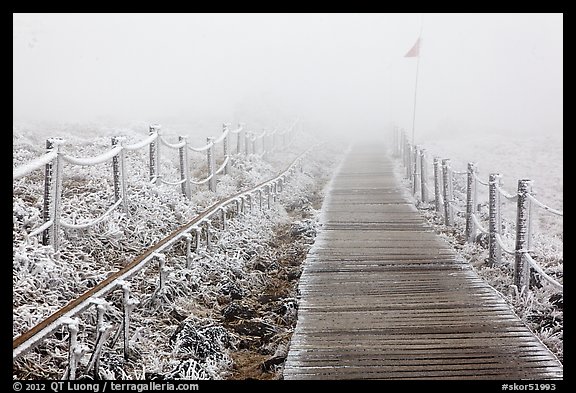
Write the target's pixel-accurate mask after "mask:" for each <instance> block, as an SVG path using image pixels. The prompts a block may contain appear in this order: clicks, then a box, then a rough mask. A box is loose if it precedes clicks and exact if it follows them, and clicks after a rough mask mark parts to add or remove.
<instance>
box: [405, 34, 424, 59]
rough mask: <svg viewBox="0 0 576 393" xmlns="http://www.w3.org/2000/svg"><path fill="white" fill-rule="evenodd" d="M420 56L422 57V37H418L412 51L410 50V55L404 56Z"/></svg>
mask: <svg viewBox="0 0 576 393" xmlns="http://www.w3.org/2000/svg"><path fill="white" fill-rule="evenodd" d="M419 55H420V37H418V39H417V40H416V43H415V44H414V46H413V47H412V49H410V50H409V51H408V53H406V54H405V55H404V57H418V56H419Z"/></svg>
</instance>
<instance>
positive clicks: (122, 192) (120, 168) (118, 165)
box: [112, 136, 128, 212]
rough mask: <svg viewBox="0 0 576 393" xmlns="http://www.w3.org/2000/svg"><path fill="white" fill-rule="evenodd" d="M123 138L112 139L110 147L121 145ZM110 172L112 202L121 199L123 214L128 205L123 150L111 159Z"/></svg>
mask: <svg viewBox="0 0 576 393" xmlns="http://www.w3.org/2000/svg"><path fill="white" fill-rule="evenodd" d="M124 139H125V138H124V137H120V136H114V137H112V146H113V147H115V146H118V145H122V144H123V141H124ZM112 172H113V178H114V200H115V201H116V202H118V200H120V199H122V209H123V210H124V212H127V211H128V204H127V202H128V201H127V200H126V166H125V161H124V149H122V150H121V151H120V153H118V154H117V155H115V156H114V157H112Z"/></svg>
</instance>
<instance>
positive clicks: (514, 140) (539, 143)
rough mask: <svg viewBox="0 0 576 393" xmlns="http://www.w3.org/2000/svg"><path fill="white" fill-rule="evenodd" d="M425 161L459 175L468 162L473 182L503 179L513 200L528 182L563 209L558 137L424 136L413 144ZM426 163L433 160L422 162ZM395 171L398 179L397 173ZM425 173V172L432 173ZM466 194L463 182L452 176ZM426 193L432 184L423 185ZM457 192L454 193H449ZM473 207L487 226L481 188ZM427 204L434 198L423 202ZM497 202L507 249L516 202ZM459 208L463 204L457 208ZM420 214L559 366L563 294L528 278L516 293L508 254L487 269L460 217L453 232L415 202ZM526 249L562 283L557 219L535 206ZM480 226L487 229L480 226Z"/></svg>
mask: <svg viewBox="0 0 576 393" xmlns="http://www.w3.org/2000/svg"><path fill="white" fill-rule="evenodd" d="M419 146H420V147H421V148H425V149H426V151H427V156H428V157H434V156H437V157H440V158H450V160H451V166H452V168H453V169H454V170H456V171H465V170H466V165H467V163H468V162H475V163H476V164H477V165H478V170H479V176H480V177H481V178H482V179H484V181H487V180H488V174H489V173H499V174H500V175H502V180H503V184H502V187H503V188H504V189H505V190H506V191H507V192H508V193H510V194H515V193H516V189H517V181H518V179H531V180H532V181H533V190H534V192H535V195H536V198H537V199H538V200H540V201H541V202H543V203H544V204H546V205H548V206H550V207H552V208H554V209H558V210H562V209H563V172H562V167H563V163H562V138H561V137H556V138H555V137H551V136H530V137H520V136H515V135H505V134H504V135H501V134H490V133H485V134H481V135H476V136H468V137H466V138H460V137H458V135H452V136H451V137H442V136H434V137H432V136H430V137H428V138H424V141H423V142H422V143H420V144H419ZM429 161H430V162H431V161H432V160H431V159H429ZM399 173H403V172H402V170H401V169H399ZM431 173H432V171H431V169H430V170H429V174H431ZM455 181H456V182H460V183H461V186H462V187H461V188H462V190H465V187H466V185H465V176H455ZM430 182H431V183H429V184H430V189H433V180H432V179H431V180H430ZM456 188H458V187H456ZM478 197H479V200H478V203H480V204H482V206H483V207H482V211H483V213H482V214H483V215H484V217H483V220H482V221H483V222H484V223H486V222H487V219H488V217H487V214H488V211H487V200H488V196H487V187H484V186H480V188H479V190H478ZM430 198H433V195H432V196H431V197H430ZM502 199H503V210H502V214H503V217H502V220H503V233H502V237H503V239H504V241H505V242H506V244H507V245H508V246H509V248H510V249H514V239H515V225H516V224H515V220H516V217H515V214H516V203H515V202H511V201H506V200H505V199H504V198H502ZM461 207H462V206H461ZM420 208H421V210H422V212H423V213H424V216H425V217H426V218H427V219H428V220H429V222H430V223H431V224H432V225H433V226H434V227H435V229H436V230H437V231H438V232H439V233H440V234H441V236H442V237H444V238H445V240H446V241H447V242H449V243H450V244H452V245H453V247H454V248H455V249H456V250H457V251H458V252H459V253H460V254H461V255H462V256H463V257H464V258H465V259H466V260H468V261H470V263H471V264H472V266H473V267H474V268H475V269H476V271H477V272H478V274H479V275H480V276H481V277H483V278H484V279H485V280H486V281H487V282H488V283H489V284H490V285H491V286H493V287H494V288H495V289H497V290H498V291H499V292H500V293H502V294H503V296H504V298H506V300H507V301H508V302H509V304H510V305H511V306H512V307H513V309H514V310H515V312H516V313H517V314H518V316H519V317H521V318H522V320H523V321H524V322H525V323H526V325H527V326H528V327H529V328H530V329H531V330H532V331H533V332H534V333H535V334H536V335H537V336H538V337H539V338H540V339H541V340H542V342H543V343H544V344H546V345H547V346H548V347H549V348H550V349H551V351H552V352H554V353H555V354H556V355H557V356H558V358H559V359H560V360H563V321H564V317H563V293H562V292H561V291H558V290H557V289H555V288H554V287H553V286H552V285H551V284H549V283H548V282H547V281H546V280H544V279H542V278H541V277H540V276H539V275H538V274H535V273H534V272H532V274H531V290H530V291H519V290H518V289H517V288H516V287H515V286H513V285H512V284H513V270H514V259H513V256H511V255H508V254H506V253H504V255H503V259H502V263H501V264H499V265H497V266H493V267H491V266H489V265H488V264H487V260H488V240H487V238H486V236H484V235H481V236H480V237H479V238H478V242H477V243H475V244H469V243H467V242H466V241H465V237H464V229H465V219H464V217H463V215H462V214H458V215H456V217H455V227H453V228H448V227H446V226H445V225H444V223H443V220H442V219H440V218H439V217H438V216H436V215H435V214H434V207H433V206H431V205H430V204H421V205H420ZM532 212H533V214H535V218H534V219H533V221H532V224H533V246H532V251H531V255H532V256H533V257H534V259H535V260H536V261H537V263H538V264H539V265H540V266H541V267H542V268H543V269H544V270H545V271H546V272H547V273H548V274H549V275H550V276H552V277H554V278H555V279H556V280H558V281H560V282H563V225H562V223H563V221H562V217H558V216H555V215H552V214H550V213H547V212H545V211H544V210H541V209H539V208H535V209H532ZM486 226H487V225H486Z"/></svg>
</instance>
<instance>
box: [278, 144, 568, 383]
mask: <svg viewBox="0 0 576 393" xmlns="http://www.w3.org/2000/svg"><path fill="white" fill-rule="evenodd" d="M384 151H385V147H384V146H378V145H372V146H356V147H354V148H353V149H352V150H351V151H350V153H349V154H348V155H347V156H346V158H345V160H344V162H343V164H342V166H341V167H340V170H339V172H338V173H336V175H335V177H334V179H333V183H332V187H331V190H330V192H329V195H327V198H326V201H325V202H324V206H323V208H322V212H323V213H322V214H323V220H322V222H323V226H322V227H321V230H320V232H319V234H318V237H317V239H316V243H315V245H314V247H313V248H312V249H311V250H310V253H309V255H308V258H307V260H306V262H305V267H304V270H303V273H302V276H301V279H300V285H299V290H300V303H299V310H298V323H297V326H296V329H295V332H294V335H293V336H292V341H291V344H290V350H289V353H288V357H287V360H286V363H285V367H284V379H446V378H448V379H510V380H517V379H561V378H562V377H563V367H562V364H561V363H560V362H559V361H558V360H557V358H556V357H555V356H554V355H553V354H552V353H551V352H550V351H549V350H548V349H547V348H546V347H545V346H544V345H543V344H542V343H541V342H540V341H539V340H538V339H537V338H536V337H535V336H534V335H533V334H532V333H531V332H530V330H529V329H528V328H527V327H526V326H525V325H524V324H523V323H522V322H521V320H520V319H519V318H518V317H517V316H516V315H515V314H514V313H513V312H512V311H511V309H510V308H509V306H508V305H507V304H506V303H505V301H504V300H503V299H502V298H501V297H500V295H499V294H498V293H497V292H496V291H495V290H494V289H493V288H492V287H490V286H489V285H488V284H486V283H485V282H484V281H483V280H482V279H481V278H479V277H478V276H477V274H476V273H475V272H474V271H473V269H472V268H471V266H469V264H467V263H466V262H465V261H463V260H461V259H459V258H458V257H457V256H456V254H455V253H454V252H453V251H452V250H451V248H450V246H449V245H448V244H447V243H445V242H444V241H443V240H442V239H441V238H439V237H438V236H437V235H436V234H435V233H434V231H433V230H432V228H430V227H429V226H428V224H427V223H426V221H425V219H424V218H423V217H422V216H421V215H420V214H419V212H418V211H417V209H416V207H415V206H414V204H413V202H412V200H411V198H410V196H409V194H408V193H407V191H406V190H405V187H404V186H403V185H402V184H401V182H400V180H399V179H397V178H396V177H395V175H394V170H393V161H392V159H391V158H390V157H387V156H386V155H385V154H384V153H383V152H384Z"/></svg>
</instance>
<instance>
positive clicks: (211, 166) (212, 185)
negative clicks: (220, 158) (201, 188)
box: [206, 136, 216, 192]
mask: <svg viewBox="0 0 576 393" xmlns="http://www.w3.org/2000/svg"><path fill="white" fill-rule="evenodd" d="M206 142H208V145H209V147H208V150H206V156H207V159H208V172H209V173H208V176H210V180H209V181H208V189H209V190H210V191H213V192H216V157H215V156H214V137H212V136H209V137H208V138H206Z"/></svg>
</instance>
